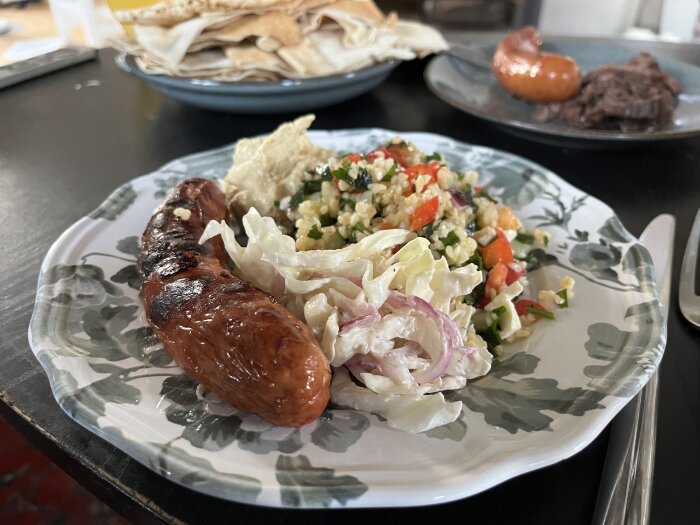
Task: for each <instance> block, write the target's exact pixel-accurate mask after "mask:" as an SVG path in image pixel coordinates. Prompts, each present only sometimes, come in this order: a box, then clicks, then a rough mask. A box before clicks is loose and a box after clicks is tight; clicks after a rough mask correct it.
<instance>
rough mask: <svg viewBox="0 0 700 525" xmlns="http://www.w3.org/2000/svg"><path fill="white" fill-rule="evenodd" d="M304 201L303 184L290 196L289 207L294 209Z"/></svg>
mask: <svg viewBox="0 0 700 525" xmlns="http://www.w3.org/2000/svg"><path fill="white" fill-rule="evenodd" d="M303 201H304V186H302V187H301V188H299V189H298V190H297V191H296V193H294V195H292V198H291V199H290V200H289V209H290V210H296V209H297V208H298V207H299V205H300V204H301V203H302V202H303Z"/></svg>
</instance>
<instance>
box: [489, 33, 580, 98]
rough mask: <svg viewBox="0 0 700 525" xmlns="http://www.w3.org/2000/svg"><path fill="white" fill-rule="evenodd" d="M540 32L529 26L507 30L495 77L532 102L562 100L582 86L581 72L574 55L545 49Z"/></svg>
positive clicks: (495, 63) (495, 59) (496, 55)
mask: <svg viewBox="0 0 700 525" xmlns="http://www.w3.org/2000/svg"><path fill="white" fill-rule="evenodd" d="M541 46H542V42H541V40H540V35H539V33H538V32H537V30H536V29H535V28H534V27H531V26H528V27H523V28H521V29H517V30H515V31H511V32H510V33H508V34H507V35H506V36H505V38H504V39H503V40H501V42H500V43H499V44H498V46H497V47H496V52H495V53H494V55H493V62H492V69H493V74H494V75H495V76H496V79H497V80H498V81H499V82H500V83H501V85H503V87H504V88H506V89H507V90H508V91H510V92H511V93H512V94H513V95H515V96H516V97H519V98H522V99H525V100H529V101H531V102H544V103H549V102H563V101H565V100H568V99H570V98H571V97H573V96H574V95H576V93H578V92H579V91H580V89H581V74H580V72H579V68H578V65H577V64H576V62H574V60H572V59H571V58H569V57H567V56H564V55H557V54H554V53H543V52H542V50H541Z"/></svg>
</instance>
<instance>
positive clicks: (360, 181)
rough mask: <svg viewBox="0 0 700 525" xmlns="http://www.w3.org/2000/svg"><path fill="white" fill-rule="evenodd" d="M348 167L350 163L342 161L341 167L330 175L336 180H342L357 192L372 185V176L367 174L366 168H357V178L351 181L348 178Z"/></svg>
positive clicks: (350, 178)
mask: <svg viewBox="0 0 700 525" xmlns="http://www.w3.org/2000/svg"><path fill="white" fill-rule="evenodd" d="M350 167H351V164H350V162H349V161H347V160H346V161H343V165H342V166H341V167H340V168H337V169H334V170H333V171H332V172H331V173H332V174H333V177H335V178H336V179H338V180H342V181H343V182H345V183H346V184H349V185H350V186H352V187H353V188H356V189H358V190H363V191H364V190H366V189H367V188H368V187H369V185H370V184H372V182H374V181H373V180H372V176H371V175H370V174H369V171H367V168H363V167H361V166H357V177H356V178H354V179H353V178H352V177H351V176H350Z"/></svg>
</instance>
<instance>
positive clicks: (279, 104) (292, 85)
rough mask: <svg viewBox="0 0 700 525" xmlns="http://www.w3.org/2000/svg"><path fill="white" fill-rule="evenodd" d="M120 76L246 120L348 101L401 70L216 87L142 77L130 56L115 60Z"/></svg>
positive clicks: (390, 66) (387, 66)
mask: <svg viewBox="0 0 700 525" xmlns="http://www.w3.org/2000/svg"><path fill="white" fill-rule="evenodd" d="M116 60H117V64H118V65H119V67H121V68H122V69H123V70H125V71H127V72H129V73H131V74H133V75H135V76H137V77H139V78H141V79H143V80H145V81H146V82H148V84H150V86H151V87H153V89H156V90H158V91H160V92H161V93H163V94H164V95H166V96H168V97H171V98H173V99H175V100H179V101H180V102H184V103H185V104H190V105H193V106H198V107H201V108H205V109H211V110H214V111H224V112H229V113H245V114H268V113H299V112H302V111H309V110H313V109H318V108H323V107H326V106H330V105H332V104H337V103H339V102H344V101H346V100H350V99H351V98H354V97H356V96H358V95H361V94H363V93H366V92H367V91H369V90H371V89H372V88H374V87H376V86H377V85H379V84H381V83H382V82H383V81H384V80H385V79H386V77H388V76H389V74H390V73H391V72H392V71H393V70H394V68H396V66H398V65H399V61H396V60H392V61H390V62H383V63H381V64H376V65H373V66H369V67H365V68H362V69H358V70H356V71H351V72H349V73H342V74H339V75H329V76H325V77H316V78H309V79H303V80H280V81H278V82H218V81H214V80H202V79H191V78H177V77H172V76H167V75H150V74H148V73H144V72H143V71H142V70H141V69H140V68H139V67H138V65H137V64H136V61H135V60H134V58H133V57H131V56H126V55H124V54H123V53H122V54H120V55H118V56H117V59H116Z"/></svg>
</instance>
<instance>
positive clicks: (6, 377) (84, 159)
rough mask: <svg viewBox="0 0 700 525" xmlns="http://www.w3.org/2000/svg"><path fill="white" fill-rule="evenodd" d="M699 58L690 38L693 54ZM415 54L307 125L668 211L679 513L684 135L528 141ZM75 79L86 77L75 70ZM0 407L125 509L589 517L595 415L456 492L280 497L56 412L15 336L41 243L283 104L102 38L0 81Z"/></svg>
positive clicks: (665, 508) (699, 433)
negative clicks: (216, 485)
mask: <svg viewBox="0 0 700 525" xmlns="http://www.w3.org/2000/svg"><path fill="white" fill-rule="evenodd" d="M670 49H671V52H672V51H673V48H670ZM694 56H695V58H696V59H697V60H700V53H697V54H696V55H694ZM425 64H426V63H425V61H423V62H420V61H419V62H414V63H407V64H403V65H401V66H400V67H399V68H398V69H397V70H396V71H395V72H394V73H393V74H392V76H391V77H390V78H389V79H388V81H386V82H385V83H384V84H382V85H381V86H380V87H379V88H377V89H376V90H374V92H372V93H370V94H366V95H363V96H361V97H359V98H357V99H355V100H353V101H350V102H347V103H343V104H339V105H337V106H334V107H331V108H328V109H322V110H319V111H317V115H318V119H317V121H316V123H315V125H314V127H316V128H320V129H323V128H347V127H370V126H379V127H386V128H390V129H394V130H398V131H419V130H421V131H430V132H435V133H442V134H446V135H450V136H452V137H454V138H456V139H458V140H462V141H465V142H472V143H476V144H483V145H487V146H492V147H495V148H500V149H503V150H507V151H510V152H513V153H516V154H519V155H523V156H526V157H528V158H530V159H532V160H534V161H536V162H538V163H540V164H542V165H544V166H546V167H548V168H550V169H552V170H554V171H555V172H556V173H558V174H560V175H561V176H562V177H563V178H564V179H566V180H568V181H569V182H571V183H572V184H574V185H575V186H577V187H579V188H580V189H582V190H583V191H586V192H588V193H590V194H592V195H594V196H595V197H597V198H599V199H601V200H603V201H605V202H607V203H608V204H609V205H610V206H611V207H612V208H613V209H615V210H616V212H617V214H618V215H619V217H620V218H621V219H622V221H623V223H624V224H625V225H626V226H627V228H628V229H629V230H630V231H631V232H632V233H634V234H635V235H639V234H640V233H641V231H642V229H643V228H644V226H645V225H646V224H647V223H648V222H649V221H650V220H651V219H652V218H653V217H654V216H656V215H657V214H659V213H664V212H665V213H672V214H674V215H675V216H676V218H677V221H678V222H677V238H676V248H675V254H674V255H675V259H674V274H673V289H672V292H671V305H672V306H671V311H670V319H669V338H668V347H667V351H666V355H665V356H664V359H663V363H662V366H661V376H660V383H661V385H660V394H659V398H660V410H659V428H658V448H657V456H656V470H655V477H654V487H653V509H652V513H653V514H652V518H653V523H673V524H681V523H693V522H696V521H695V520H696V519H697V515H698V499H697V497H698V494H700V490H699V489H700V333H699V332H697V331H695V330H694V329H693V328H692V327H691V326H690V325H689V324H688V323H686V322H684V321H683V320H682V318H681V315H680V311H679V310H678V307H677V295H678V294H677V286H678V274H679V268H680V262H681V257H682V254H683V248H684V245H685V241H686V239H687V236H688V234H689V231H690V226H691V222H692V219H693V216H694V214H695V212H696V210H697V208H698V207H699V206H700V138H697V139H693V140H685V141H681V142H673V143H667V144H659V145H657V146H653V147H649V146H646V147H644V148H639V149H633V150H615V151H585V150H575V149H560V148H555V147H551V146H543V145H539V144H536V143H533V142H528V141H526V140H523V139H519V138H514V137H511V136H510V135H508V134H506V133H504V132H502V131H500V130H498V129H496V128H494V127H491V126H489V125H487V124H484V123H483V122H481V121H479V120H476V119H474V118H471V117H469V116H466V115H464V114H463V113H461V112H459V111H457V110H455V109H453V108H451V107H450V106H448V105H447V104H445V103H443V102H442V101H440V100H438V99H437V98H436V97H434V96H433V95H432V94H431V93H430V92H429V91H428V89H427V88H426V87H425V84H424V82H423V79H422V71H423V68H424V66H425ZM91 80H97V81H99V85H93V86H88V84H95V83H94V82H93V83H90V82H89V81H91ZM0 115H2V124H1V125H0V181H1V183H2V186H1V191H0V223H1V224H2V249H3V254H2V257H0V265H1V266H0V268H1V270H2V272H1V275H2V301H1V302H0V311H1V315H0V334H2V336H1V337H0V398H1V400H2V403H0V412H1V413H2V415H4V416H5V417H6V418H8V419H9V420H10V421H11V422H12V423H13V424H14V425H15V426H16V427H17V428H18V429H19V430H20V431H21V432H22V433H23V434H24V435H25V436H26V437H27V438H28V439H29V440H31V441H32V442H33V443H35V444H36V446H38V447H39V448H40V449H42V450H43V451H44V452H46V453H47V454H48V455H49V456H50V457H51V458H52V459H53V460H54V461H55V462H56V463H58V464H59V465H60V466H61V467H63V468H64V469H65V470H66V471H67V472H68V473H69V474H71V475H72V476H74V477H75V478H76V479H77V480H79V481H80V482H81V483H83V484H84V485H85V486H86V487H87V488H89V489H90V490H92V491H93V492H95V493H96V494H97V495H98V496H100V497H101V498H103V499H104V500H105V501H106V502H108V503H109V504H110V505H112V506H113V507H114V508H115V509H117V510H118V511H119V512H121V513H122V514H124V515H125V516H127V517H128V518H130V519H131V520H132V521H134V522H157V521H158V520H164V521H168V522H175V521H183V522H192V523H244V522H251V521H252V520H256V521H257V522H259V523H263V522H264V523H268V522H270V523H290V522H303V523H306V522H309V521H311V520H323V519H328V520H329V521H330V520H332V521H333V522H334V523H335V522H352V523H363V522H365V520H368V519H370V520H372V521H375V520H376V521H379V520H380V519H381V520H391V522H398V521H399V520H404V519H406V518H418V519H421V520H423V521H424V522H431V523H447V521H446V520H448V519H449V520H451V521H452V522H454V520H458V521H459V522H462V523H463V522H467V521H468V522H474V523H521V524H522V523H557V524H558V523H571V524H576V523H581V524H586V523H590V520H591V517H592V514H593V508H594V504H595V499H596V493H597V489H598V482H599V479H600V475H601V472H602V469H603V464H604V459H605V452H606V446H607V441H608V432H607V430H606V431H605V432H603V433H602V434H601V435H600V436H599V437H598V438H597V439H596V440H595V441H594V442H593V443H592V444H590V445H589V446H588V447H587V448H585V449H584V450H583V451H582V452H580V453H579V454H577V455H576V456H574V457H572V458H571V459H569V460H567V461H563V462H561V463H559V464H557V465H554V466H552V467H549V468H546V469H543V470H539V471H536V472H533V473H530V474H527V475H524V476H521V477H519V478H516V479H514V480H511V481H509V482H507V483H504V484H502V485H500V486H498V487H495V488H493V489H491V490H489V491H487V492H485V493H482V494H479V495H476V496H473V497H471V498H468V499H466V500H463V501H458V502H453V503H448V504H443V505H439V506H434V507H422V508H407V509H398V510H397V509H382V510H375V509H367V510H352V511H346V510H340V511H338V510H326V511H323V510H318V511H291V510H279V509H266V508H260V507H254V506H248V505H239V504H234V503H229V502H225V501H222V500H218V499H216V498H212V497H207V496H202V495H199V494H197V493H195V492H192V491H190V490H188V489H185V488H182V487H179V486H177V485H175V484H173V483H171V482H170V481H168V480H166V479H164V478H162V477H160V476H158V475H156V474H154V473H153V472H151V471H150V470H148V469H147V468H145V467H143V466H141V465H140V464H138V463H136V462H135V461H133V460H131V459H130V458H129V457H128V456H126V455H124V454H123V453H121V452H120V451H119V450H117V449H116V448H114V447H113V446H111V445H109V444H108V443H106V442H105V441H103V440H101V439H100V438H98V437H96V436H94V435H92V434H91V433H90V432H88V431H86V430H84V429H83V428H82V427H80V426H78V425H77V424H76V423H74V422H73V421H72V420H71V419H70V418H69V417H68V416H66V415H65V414H64V413H63V412H62V411H61V409H60V408H59V406H58V404H57V403H56V402H55V401H54V399H53V397H52V395H51V391H50V389H49V384H48V381H47V378H46V376H45V374H44V371H43V369H42V368H41V366H40V365H39V363H38V362H37V361H36V359H35V358H34V356H33V354H32V353H31V351H30V349H29V344H28V342H27V327H28V324H29V319H30V316H31V312H32V305H33V301H34V294H35V290H36V279H37V276H38V273H39V267H40V263H41V260H42V259H43V257H44V255H45V253H46V251H47V250H48V248H49V246H50V245H51V243H52V242H53V241H55V240H56V238H57V237H58V236H59V235H60V234H61V233H62V232H63V231H64V230H65V229H66V228H67V227H68V226H70V225H71V224H72V223H73V222H74V221H76V220H77V219H79V218H80V217H82V216H84V215H86V214H88V213H89V212H90V211H92V210H93V209H94V208H95V207H96V206H97V205H98V204H99V203H101V202H102V201H103V199H104V198H105V197H106V196H107V195H108V194H109V193H110V192H111V191H112V189H114V188H115V187H117V186H119V185H121V184H122V183H124V182H126V181H128V180H130V179H132V178H134V177H136V176H138V175H141V174H144V173H148V172H150V171H152V170H154V169H155V168H157V167H159V166H160V165H161V164H163V163H165V162H167V161H169V160H171V159H174V158H176V157H180V156H182V155H186V154H188V153H192V152H196V151H200V150H204V149H208V148H213V147H217V146H221V145H224V144H228V143H230V142H233V141H234V140H236V139H237V138H239V137H243V136H249V135H254V134H258V133H263V132H269V131H271V130H272V129H273V128H275V127H276V126H277V125H278V124H279V123H281V122H282V121H284V120H288V119H289V118H290V117H292V116H293V115H274V116H261V117H253V116H234V115H225V114H218V113H212V112H208V111H203V110H199V109H196V108H191V107H188V106H184V105H182V104H180V103H177V102H174V101H171V100H168V99H166V98H164V97H162V96H161V95H159V94H157V93H156V92H154V91H152V90H151V89H150V88H149V87H148V86H147V85H146V84H144V83H143V82H141V81H140V80H138V79H136V78H133V77H131V76H129V75H127V74H126V73H124V72H122V71H120V70H118V69H117V68H116V66H115V64H114V54H113V53H112V52H111V51H102V52H101V53H100V57H99V61H96V62H92V63H88V64H84V65H80V66H76V67H73V68H71V69H67V70H64V71H61V72H58V73H54V74H51V75H49V76H47V77H44V78H41V79H36V80H33V81H30V82H27V83H25V84H21V85H18V86H15V87H13V88H9V89H7V90H4V91H0Z"/></svg>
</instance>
